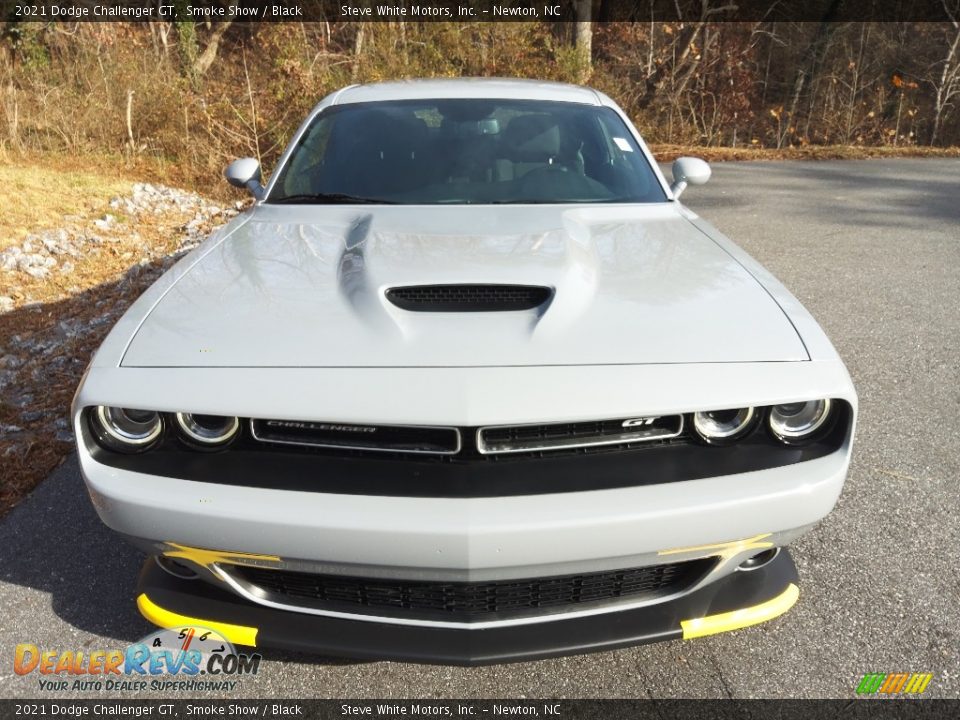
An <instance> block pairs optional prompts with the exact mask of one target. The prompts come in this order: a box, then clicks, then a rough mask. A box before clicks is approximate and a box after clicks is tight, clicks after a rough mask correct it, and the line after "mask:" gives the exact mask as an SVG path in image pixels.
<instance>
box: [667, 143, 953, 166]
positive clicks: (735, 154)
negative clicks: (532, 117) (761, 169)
mask: <svg viewBox="0 0 960 720" xmlns="http://www.w3.org/2000/svg"><path fill="white" fill-rule="evenodd" d="M650 150H651V151H652V152H653V154H654V155H655V156H656V158H657V160H658V161H660V162H670V161H672V160H676V159H677V158H678V157H680V156H681V155H693V156H695V157H699V158H703V159H704V160H707V161H709V162H732V161H742V160H866V159H871V158H898V157H960V147H935V148H931V147H917V146H909V145H908V146H903V147H893V146H881V147H866V146H861V145H804V146H801V147H788V148H782V149H780V150H777V149H776V148H756V147H749V146H744V147H738V148H730V147H697V146H688V145H651V146H650Z"/></svg>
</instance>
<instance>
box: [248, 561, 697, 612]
mask: <svg viewBox="0 0 960 720" xmlns="http://www.w3.org/2000/svg"><path fill="white" fill-rule="evenodd" d="M714 562H715V560H714V559H713V558H704V559H700V560H689V561H685V562H677V563H669V564H665V565H654V566H650V567H642V568H632V569H629V570H612V571H608V572H596V573H588V574H582V575H561V576H555V577H545V578H534V579H530V580H503V581H493V582H480V583H441V582H418V581H407V580H389V579H379V578H376V579H375V578H359V577H343V576H339V575H314V574H311V573H301V572H291V571H287V570H269V569H264V568H257V567H243V566H234V567H233V568H232V570H233V571H235V572H236V573H238V574H239V575H241V576H242V577H243V578H244V579H245V580H246V581H247V582H249V583H251V584H253V585H255V586H257V587H258V588H260V589H261V590H262V591H265V592H266V593H268V595H270V596H272V597H271V599H274V600H278V601H280V602H286V603H288V604H297V601H301V602H302V601H304V600H307V601H311V604H317V603H319V604H320V605H321V606H322V607H324V608H325V609H329V610H340V611H343V612H354V613H357V612H363V611H364V610H366V611H369V614H376V613H377V612H384V611H389V614H397V613H401V612H402V613H403V615H404V616H417V617H420V618H424V619H429V618H433V619H438V620H439V619H443V620H448V621H457V620H458V619H461V620H465V621H469V620H474V621H476V620H484V619H492V618H494V617H496V618H504V617H509V616H522V615H530V614H535V613H537V611H539V610H542V609H569V610H573V609H577V608H578V607H582V606H584V605H587V604H593V603H601V602H604V601H612V600H643V599H653V598H657V597H662V596H665V595H670V594H673V593H676V592H680V591H681V590H684V589H686V588H688V587H690V586H691V585H693V584H694V583H695V582H697V581H698V580H699V579H700V578H702V577H703V576H704V575H705V574H706V573H707V571H709V570H710V568H711V567H712V566H713V564H714Z"/></svg>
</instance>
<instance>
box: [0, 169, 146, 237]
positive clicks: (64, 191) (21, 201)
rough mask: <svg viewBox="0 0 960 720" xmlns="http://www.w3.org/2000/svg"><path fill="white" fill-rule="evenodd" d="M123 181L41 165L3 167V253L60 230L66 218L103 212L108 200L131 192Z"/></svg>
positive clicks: (0, 180) (0, 175)
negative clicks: (37, 235) (38, 234)
mask: <svg viewBox="0 0 960 720" xmlns="http://www.w3.org/2000/svg"><path fill="white" fill-rule="evenodd" d="M130 185H131V182H130V181H129V180H126V179H124V178H122V177H114V176H111V175H104V174H101V173H97V172H89V171H77V170H66V169H54V168H52V167H49V166H46V165H45V164H40V163H10V164H4V165H0V187H2V188H3V191H4V196H5V199H4V204H3V205H4V207H3V213H0V250H4V249H6V248H7V247H9V246H11V245H14V244H17V243H19V242H21V241H22V240H23V239H24V237H26V236H27V235H28V234H30V233H34V232H37V231H38V230H46V229H50V228H53V227H59V226H60V225H61V224H62V223H63V218H64V217H70V216H85V215H90V214H93V213H96V212H98V211H100V210H102V209H103V206H104V205H105V204H106V200H107V199H109V198H110V197H112V196H114V195H120V194H124V193H126V192H128V191H129V190H130Z"/></svg>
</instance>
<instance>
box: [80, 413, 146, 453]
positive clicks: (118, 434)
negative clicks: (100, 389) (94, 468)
mask: <svg viewBox="0 0 960 720" xmlns="http://www.w3.org/2000/svg"><path fill="white" fill-rule="evenodd" d="M93 428H94V431H95V434H96V436H97V440H99V441H100V444H101V445H103V446H105V447H108V448H110V449H111V450H117V451H119V452H141V451H143V450H146V449H148V448H149V447H150V446H152V445H153V444H154V443H155V442H156V441H157V439H158V438H159V437H160V433H161V432H163V420H161V418H160V413H158V412H155V411H153V410H133V409H131V408H118V407H106V406H104V405H100V406H98V407H97V408H96V409H95V410H94V412H93Z"/></svg>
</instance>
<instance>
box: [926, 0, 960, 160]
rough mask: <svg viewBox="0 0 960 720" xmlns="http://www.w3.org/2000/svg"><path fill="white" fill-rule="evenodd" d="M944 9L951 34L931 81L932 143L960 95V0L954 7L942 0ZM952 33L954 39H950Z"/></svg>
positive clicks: (935, 141) (937, 136) (938, 135)
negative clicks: (938, 68) (938, 69)
mask: <svg viewBox="0 0 960 720" xmlns="http://www.w3.org/2000/svg"><path fill="white" fill-rule="evenodd" d="M941 2H942V3H943V10H944V12H945V13H946V14H947V17H948V18H949V19H950V28H951V31H950V34H949V35H948V36H947V42H948V44H947V52H946V54H945V55H944V57H943V60H941V61H940V62H938V63H936V65H935V66H934V67H936V66H937V65H939V66H940V72H939V73H936V74H935V75H934V77H933V78H931V79H929V80H928V81H927V82H929V83H930V84H931V85H932V86H933V91H934V96H933V124H932V125H933V126H932V128H931V130H930V144H931V145H936V144H937V141H938V140H939V139H940V129H941V127H942V126H943V120H944V118H945V117H946V115H947V113H948V112H949V109H950V108H951V107H952V105H953V98H955V97H957V96H958V95H960V0H956V1H955V2H954V3H953V4H952V7H951V6H950V5H949V4H948V2H947V0H941ZM950 35H952V36H953V39H952V40H950Z"/></svg>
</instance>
